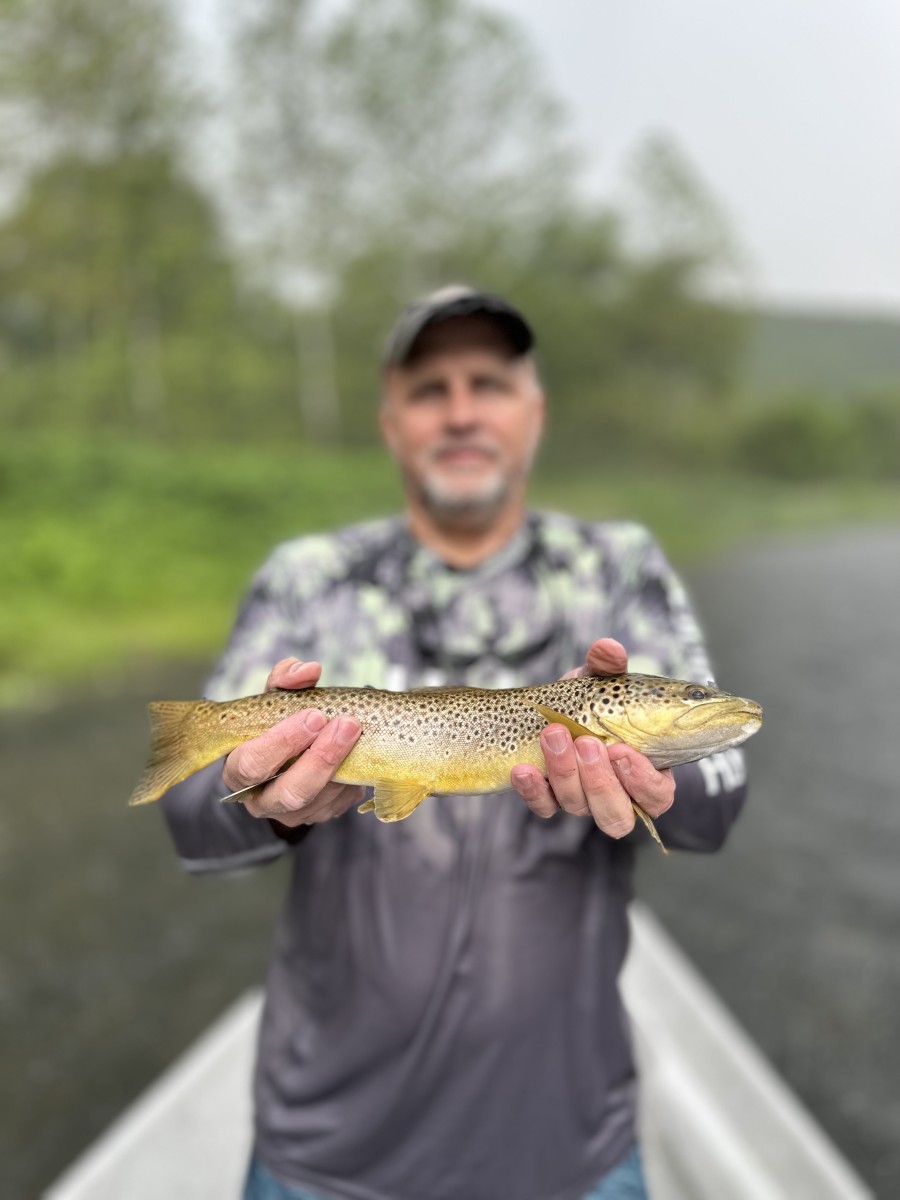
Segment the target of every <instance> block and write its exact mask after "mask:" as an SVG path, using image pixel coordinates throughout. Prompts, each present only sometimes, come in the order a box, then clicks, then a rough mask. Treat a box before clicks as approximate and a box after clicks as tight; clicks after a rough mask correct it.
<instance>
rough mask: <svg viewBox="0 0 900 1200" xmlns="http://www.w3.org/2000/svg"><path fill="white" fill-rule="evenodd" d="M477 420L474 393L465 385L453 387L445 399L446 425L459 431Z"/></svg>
mask: <svg viewBox="0 0 900 1200" xmlns="http://www.w3.org/2000/svg"><path fill="white" fill-rule="evenodd" d="M477 420H478V409H477V404H476V396H475V393H474V392H473V390H472V389H471V388H470V387H469V386H468V385H467V384H464V383H461V384H457V385H455V386H454V387H453V388H451V389H450V394H449V395H448V397H447V424H448V425H450V426H451V427H452V428H454V429H459V428H465V427H468V426H470V425H474V424H476V422H477Z"/></svg>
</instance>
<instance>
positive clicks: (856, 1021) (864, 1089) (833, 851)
mask: <svg viewBox="0 0 900 1200" xmlns="http://www.w3.org/2000/svg"><path fill="white" fill-rule="evenodd" d="M689 583H690V586H691V590H692V592H693V594H694V596H695V599H696V601H697V604H698V607H699V609H700V611H701V614H702V615H703V617H704V620H705V623H706V626H707V629H708V631H709V637H710V643H711V646H712V650H713V655H714V659H715V663H716V669H717V678H718V681H719V683H720V684H721V685H722V686H723V687H725V688H727V689H728V690H733V691H737V692H740V693H742V694H744V695H750V696H753V697H754V698H755V699H757V700H759V701H761V702H762V703H763V705H764V706H765V708H766V725H765V727H764V729H763V731H762V732H761V733H760V734H759V735H758V736H757V737H756V738H755V739H754V740H753V741H752V742H751V743H750V744H749V748H748V750H749V758H750V764H751V778H752V795H751V799H750V801H749V803H748V807H747V810H746V812H745V814H744V815H743V817H742V819H741V821H740V823H739V825H738V826H737V827H736V828H735V830H734V833H733V836H732V838H731V840H730V842H729V845H728V847H727V848H726V850H725V851H724V852H723V853H722V854H720V855H715V856H711V857H708V858H707V857H700V856H693V855H673V856H672V857H670V858H668V859H663V858H662V857H661V856H657V855H655V854H653V853H650V854H647V855H645V856H644V857H643V862H642V865H641V869H640V872H639V885H640V891H641V892H642V894H643V895H644V897H645V898H646V899H647V900H648V901H649V902H650V904H651V905H652V907H653V908H654V909H655V910H656V911H657V913H658V915H659V916H660V917H661V919H662V920H663V922H664V923H665V925H666V926H667V927H668V929H669V930H670V931H671V932H672V933H673V934H674V935H675V937H676V938H677V939H678V940H679V941H680V942H681V944H682V945H683V946H684V947H685V949H686V950H687V951H688V953H689V954H690V955H691V957H692V958H693V959H694V961H695V962H696V963H697V965H698V966H699V967H700V969H701V970H702V972H703V973H704V974H705V975H706V977H707V978H708V979H709V980H710V982H711V983H712V985H713V986H714V987H715V988H716V990H717V991H718V992H719V993H720V995H721V996H722V997H723V998H724V1000H725V1002H726V1003H727V1004H728V1005H729V1007H730V1008H731V1009H732V1011H733V1012H734V1013H735V1014H736V1016H737V1017H738V1019H739V1020H740V1021H742V1022H743V1024H744V1025H745V1027H746V1028H747V1029H748V1031H749V1032H750V1034H751V1035H752V1036H753V1037H754V1038H755V1039H756V1040H757V1042H758V1043H759V1044H760V1046H761V1047H762V1048H763V1050H764V1051H765V1053H766V1054H767V1055H768V1056H769V1057H770V1058H771V1059H772V1061H773V1062H774V1064H775V1065H776V1067H777V1068H778V1069H779V1070H780V1071H781V1072H782V1073H783V1074H784V1075H785V1077H786V1078H787V1079H788V1081H789V1082H790V1084H791V1085H792V1086H793V1087H794V1089H795V1090H796V1091H797V1092H798V1093H799V1095H800V1096H801V1097H802V1099H803V1100H804V1101H805V1103H806V1104H807V1105H808V1106H809V1107H810V1108H811V1110H812V1111H813V1113H814V1114H815V1115H816V1117H817V1118H818V1119H819V1121H820V1122H821V1123H822V1124H823V1125H824V1127H825V1128H826V1130H827V1131H828V1132H829V1133H830V1134H831V1136H832V1137H833V1138H834V1139H835V1141H836V1142H837V1143H838V1145H839V1146H840V1147H841V1148H842V1150H843V1151H844V1153H846V1154H847V1155H848V1156H849V1157H850V1158H851V1160H852V1161H853V1162H854V1163H855V1165H856V1167H857V1168H858V1170H859V1171H860V1172H861V1174H862V1175H863V1176H864V1177H865V1178H866V1179H867V1180H868V1181H869V1182H870V1183H871V1185H872V1186H873V1187H874V1188H875V1190H876V1192H877V1194H878V1195H879V1196H884V1197H889V1196H890V1197H893V1196H896V1195H900V1087H898V1084H897V1080H898V1079H900V1037H898V1021H897V1005H898V996H900V955H898V953H897V950H896V929H897V924H898V915H900V796H898V791H900V789H898V785H897V782H896V775H897V768H896V766H895V763H896V757H897V756H896V745H897V742H898V739H900V721H898V716H900V701H898V693H900V688H898V678H900V621H898V617H897V608H898V596H900V530H897V529H893V528H883V529H865V530H854V531H850V532H846V533H838V534H830V535H827V536H820V537H816V538H808V539H804V540H802V541H798V540H790V541H784V542H780V543H776V544H766V545H760V546H758V547H755V548H750V549H744V550H742V551H741V552H740V553H738V554H735V555H733V556H730V557H727V558H723V559H720V560H718V561H716V562H714V563H710V564H708V565H707V566H705V567H703V568H701V569H698V570H695V571H693V572H692V573H691V574H690V576H689ZM598 632H602V631H598ZM202 675H203V670H202V668H201V667H200V666H196V667H191V666H189V665H188V666H179V667H173V668H165V669H162V668H160V669H158V670H155V671H154V670H145V671H142V672H141V673H140V678H139V679H138V680H137V681H131V682H129V683H121V682H120V683H119V684H118V685H116V686H115V687H110V688H108V690H106V691H103V690H95V691H94V692H93V693H91V694H89V695H87V696H84V697H81V698H79V699H78V700H77V701H75V700H71V699H70V700H68V701H65V702H60V703H57V704H56V705H54V706H53V707H49V708H48V709H47V710H46V711H44V712H42V713H37V714H35V713H31V714H18V715H11V714H5V715H3V716H2V718H0V758H2V762H3V770H2V778H3V800H2V804H0V883H2V889H3V893H2V897H0V929H2V947H3V953H2V957H0V1031H2V1036H3V1047H4V1064H3V1067H4V1069H3V1071H2V1073H0V1114H2V1121H0V1194H2V1195H3V1196H4V1197H6V1198H9V1200H15V1198H17V1197H23V1198H25V1197H28V1198H30V1197H33V1196H35V1195H36V1194H38V1192H39V1191H40V1189H41V1187H42V1186H43V1185H45V1184H46V1183H48V1182H49V1181H50V1180H51V1179H52V1178H53V1177H54V1176H55V1175H56V1174H58V1173H59V1171H60V1170H61V1169H62V1168H63V1167H64V1166H66V1165H67V1164H68V1162H69V1161H70V1160H71V1159H72V1158H73V1157H74V1156H75V1154H77V1153H78V1151H79V1150H80V1149H81V1148H82V1147H83V1146H84V1145H85V1144H87V1143H88V1142H89V1141H90V1140H92V1139H93V1138H94V1137H96V1136H97V1135H98V1134H99V1133H100V1132H101V1131H102V1130H103V1129H104V1128H105V1126H106V1125H107V1124H108V1123H109V1121H110V1120H111V1119H112V1118H113V1117H114V1116H115V1115H116V1114H117V1113H118V1112H119V1111H120V1110H121V1108H122V1107H123V1106H124V1105H125V1104H126V1103H128V1102H129V1101H130V1100H131V1099H132V1098H133V1097H134V1096H135V1095H136V1094H137V1093H138V1092H139V1091H140V1090H141V1089H142V1088H143V1087H144V1086H146V1085H147V1083H149V1082H150V1080H151V1079H152V1078H154V1077H155V1076H156V1075H157V1074H158V1073H159V1071H160V1070H161V1069H162V1068H163V1067H164V1066H165V1065H166V1064H167V1063H168V1062H170V1061H171V1059H172V1058H173V1057H174V1056H175V1055H177V1054H178V1053H179V1052H180V1051H181V1050H183V1049H184V1048H185V1046H186V1045H188V1044H189V1042H190V1041H191V1040H193V1038H194V1037H196V1036H197V1035H198V1034H199V1033H200V1032H201V1030H202V1029H203V1028H204V1027H205V1026H206V1024H208V1022H209V1021H210V1020H212V1019H213V1018H214V1017H215V1016H217V1015H218V1014H219V1013H220V1012H221V1010H222V1009H223V1008H224V1007H225V1006H226V1005H227V1004H228V1003H229V1002H230V1001H231V1000H232V999H233V998H234V996H235V995H236V994H237V993H238V992H239V991H240V990H241V989H242V988H244V987H246V986H249V985H251V984H255V983H257V982H258V981H259V980H260V978H261V974H262V970H263V966H264V963H265V960H266V957H267V953H268V943H269V938H270V934H271V928H272V921H273V917H274V911H275V907H276V905H277V902H278V898H279V896H280V893H281V890H282V887H283V885H284V875H283V866H282V865H280V864H279V865H276V866H274V867H269V868H265V869H263V870H259V871H256V872H252V873H248V874H246V875H243V876H239V877H236V878H227V879H217V878H204V879H191V878H187V877H185V876H184V875H182V873H181V872H180V870H179V868H178V867H177V865H176V863H175V862H174V859H173V855H172V853H171V850H170V848H169V845H168V841H167V837H166V835H165V832H164V830H163V828H162V822H161V820H160V817H159V813H158V812H156V811H155V810H152V809H150V810H140V811H134V810H129V809H127V808H126V807H125V806H124V802H125V799H126V798H127V796H128V794H129V792H130V790H131V787H132V785H133V783H134V780H135V776H136V772H137V770H138V768H139V766H140V764H141V763H142V761H143V758H144V755H145V752H146V743H147V735H146V726H145V717H144V705H145V704H146V702H147V700H148V699H152V698H160V697H163V696H171V697H173V698H175V697H179V696H191V695H195V694H198V689H199V687H200V684H201V681H202ZM664 1003H665V997H660V1004H664Z"/></svg>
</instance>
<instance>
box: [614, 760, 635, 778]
mask: <svg viewBox="0 0 900 1200" xmlns="http://www.w3.org/2000/svg"><path fill="white" fill-rule="evenodd" d="M613 766H614V767H615V769H616V774H618V775H630V774H631V763H630V762H629V761H628V759H627V758H617V759H615V761H614V762H613Z"/></svg>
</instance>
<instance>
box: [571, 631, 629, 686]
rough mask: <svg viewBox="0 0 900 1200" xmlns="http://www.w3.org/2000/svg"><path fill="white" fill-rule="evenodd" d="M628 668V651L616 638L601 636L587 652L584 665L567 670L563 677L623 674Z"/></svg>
mask: <svg viewBox="0 0 900 1200" xmlns="http://www.w3.org/2000/svg"><path fill="white" fill-rule="evenodd" d="M627 670H628V652H627V651H626V649H625V647H624V646H623V645H622V643H621V642H617V641H616V639H615V638H599V639H598V640H597V641H596V642H594V643H593V645H592V646H591V647H590V649H589V650H588V652H587V655H586V656H585V662H584V665H583V666H580V667H573V668H572V670H571V671H566V673H565V675H563V677H562V678H563V679H577V678H578V677H579V676H581V675H621V674H622V673H623V672H624V671H627Z"/></svg>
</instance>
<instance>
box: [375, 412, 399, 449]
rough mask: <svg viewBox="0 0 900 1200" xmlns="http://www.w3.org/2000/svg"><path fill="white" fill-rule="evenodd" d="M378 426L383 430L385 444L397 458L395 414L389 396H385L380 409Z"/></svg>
mask: <svg viewBox="0 0 900 1200" xmlns="http://www.w3.org/2000/svg"><path fill="white" fill-rule="evenodd" d="M378 428H379V429H380V430H381V436H382V438H383V439H384V444H385V445H386V446H387V448H388V450H389V452H390V453H391V455H392V456H393V457H395V458H396V430H395V428H394V414H393V412H392V411H391V407H390V404H389V402H388V400H387V398H386V397H385V398H383V399H382V401H381V405H380V407H379V409H378Z"/></svg>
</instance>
